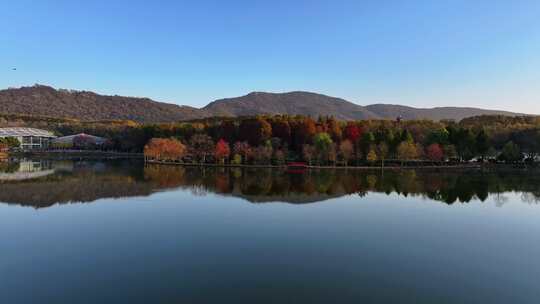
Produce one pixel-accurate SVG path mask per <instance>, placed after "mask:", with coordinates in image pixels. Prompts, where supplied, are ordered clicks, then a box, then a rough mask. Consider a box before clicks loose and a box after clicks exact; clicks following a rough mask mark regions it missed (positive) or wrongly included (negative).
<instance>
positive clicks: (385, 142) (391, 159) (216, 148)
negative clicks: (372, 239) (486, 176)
mask: <svg viewBox="0 0 540 304" xmlns="http://www.w3.org/2000/svg"><path fill="white" fill-rule="evenodd" d="M21 120H22V122H21ZM5 123H7V124H9V123H13V121H7V122H5ZM18 123H19V124H21V123H22V124H24V125H25V126H31V127H41V128H47V129H49V130H51V131H53V132H55V133H56V134H59V135H62V134H77V133H88V134H94V135H97V136H101V137H105V138H108V139H109V143H108V145H107V147H106V148H107V149H108V150H113V151H117V152H123V153H127V152H129V153H144V157H145V159H146V160H148V161H154V162H174V163H187V164H220V165H258V166H261V165H262V166H265V165H266V166H268V165H275V166H281V165H284V164H288V163H291V162H301V163H305V164H306V165H310V166H349V167H351V166H358V167H365V166H367V167H371V166H382V165H390V166H392V165H394V166H401V165H416V166H425V165H430V166H442V165H445V166H447V165H463V164H467V163H470V162H481V163H486V162H492V163H497V162H504V163H534V162H535V161H537V160H538V155H540V118H538V117H534V116H522V117H508V116H478V117H472V118H467V119H464V120H462V121H460V122H455V121H444V120H443V121H431V120H400V119H396V120H359V121H339V120H337V119H334V118H333V117H326V116H320V117H318V118H316V119H315V118H311V117H307V116H299V115H296V116H288V115H274V116H256V117H236V118H225V117H213V118H206V119H200V120H193V121H187V122H178V123H164V124H139V123H136V122H133V121H96V122H87V121H86V122H85V121H77V120H72V119H69V120H67V119H57V118H36V117H23V118H19V120H18ZM0 125H1V123H0ZM5 141H6V140H5V139H4V140H3V141H2V142H0V150H1V149H2V148H1V147H6V146H8V145H9V143H6V142H5ZM141 155H142V154H141Z"/></svg>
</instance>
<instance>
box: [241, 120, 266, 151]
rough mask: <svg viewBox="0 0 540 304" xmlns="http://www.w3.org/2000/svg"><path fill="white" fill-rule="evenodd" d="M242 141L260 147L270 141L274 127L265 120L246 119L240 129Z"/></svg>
mask: <svg viewBox="0 0 540 304" xmlns="http://www.w3.org/2000/svg"><path fill="white" fill-rule="evenodd" d="M238 133H239V137H240V140H243V141H247V142H248V143H249V144H250V145H253V146H258V145H260V144H262V143H264V142H265V141H266V140H268V139H270V137H271V136H272V126H271V125H270V124H269V123H268V122H267V121H266V120H265V119H263V118H260V117H258V118H250V119H244V120H242V121H241V122H240V127H239V129H238Z"/></svg>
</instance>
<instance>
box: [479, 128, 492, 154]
mask: <svg viewBox="0 0 540 304" xmlns="http://www.w3.org/2000/svg"><path fill="white" fill-rule="evenodd" d="M489 148H490V145H489V138H488V136H487V134H486V131H484V129H482V130H480V132H478V134H477V135H476V151H478V154H479V155H480V156H481V157H482V160H483V159H484V158H485V157H486V155H487V152H488V150H489Z"/></svg>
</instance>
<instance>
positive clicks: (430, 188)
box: [0, 161, 540, 208]
mask: <svg viewBox="0 0 540 304" xmlns="http://www.w3.org/2000/svg"><path fill="white" fill-rule="evenodd" d="M8 167H9V168H10V169H11V170H4V172H3V173H6V172H10V171H13V170H12V168H13V166H7V165H5V166H3V167H2V168H8ZM52 167H53V168H55V173H54V174H52V175H48V176H44V177H40V178H36V179H31V180H24V181H2V180H0V190H1V191H0V201H1V202H5V203H9V204H19V205H25V206H32V207H35V208H41V207H48V206H51V205H54V204H59V203H71V202H93V201H95V200H98V199H101V198H122V197H131V196H149V195H151V194H152V193H155V192H156V191H163V190H167V189H184V190H188V191H191V192H192V193H193V194H195V195H205V194H207V193H216V194H219V195H227V196H233V197H240V198H243V199H245V200H247V201H249V202H253V203H263V202H288V203H293V204H302V203H312V202H318V201H323V200H327V199H330V198H337V197H341V196H344V195H358V196H360V197H363V196H366V195H369V193H372V192H378V193H386V194H397V195H400V196H404V197H408V196H415V197H423V198H426V199H430V200H436V201H441V202H444V203H447V204H453V203H456V202H461V203H467V202H471V201H473V200H479V201H485V200H486V199H487V198H488V196H490V195H493V196H494V198H495V200H496V201H497V202H503V201H504V197H505V196H504V193H507V192H521V199H522V201H524V202H527V203H531V204H537V203H538V202H539V201H540V172H537V171H515V170H490V171H481V170H468V171H442V170H416V171H415V170H396V171H380V170H374V171H364V170H344V169H324V170H308V171H306V172H303V173H292V172H287V171H286V170H278V169H254V168H223V167H220V168H217V167H180V166H166V165H146V166H145V165H143V164H142V163H140V162H134V161H107V162H73V163H70V164H66V162H65V161H64V162H61V163H60V162H53V163H52Z"/></svg>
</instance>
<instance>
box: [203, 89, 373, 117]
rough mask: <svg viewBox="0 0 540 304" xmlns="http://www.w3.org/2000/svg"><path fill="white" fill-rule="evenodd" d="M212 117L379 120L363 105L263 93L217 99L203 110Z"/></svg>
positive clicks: (322, 97) (307, 95)
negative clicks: (273, 115)
mask: <svg viewBox="0 0 540 304" xmlns="http://www.w3.org/2000/svg"><path fill="white" fill-rule="evenodd" d="M203 110H205V111H206V112H208V113H212V114H213V115H215V116H250V115H257V114H289V115H296V114H301V115H310V116H313V117H317V116H319V115H333V116H334V117H336V118H337V119H341V120H353V119H369V118H379V116H378V115H376V114H374V113H371V112H370V111H369V110H367V109H365V108H364V107H362V106H359V105H357V104H354V103H351V102H348V101H346V100H344V99H341V98H335V97H330V96H326V95H321V94H316V93H310V92H290V93H281V94H278V93H263V92H254V93H250V94H248V95H245V96H242V97H237V98H227V99H220V100H216V101H214V102H212V103H210V104H208V105H207V106H206V107H204V108H203Z"/></svg>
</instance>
